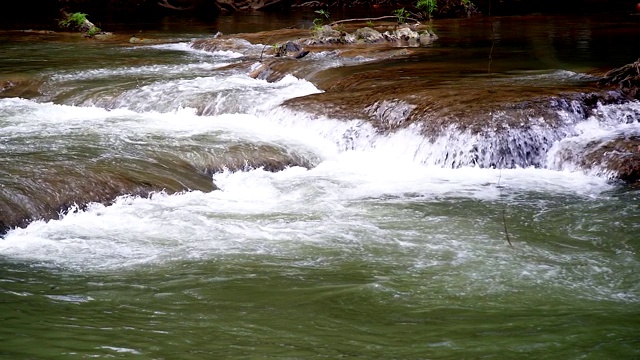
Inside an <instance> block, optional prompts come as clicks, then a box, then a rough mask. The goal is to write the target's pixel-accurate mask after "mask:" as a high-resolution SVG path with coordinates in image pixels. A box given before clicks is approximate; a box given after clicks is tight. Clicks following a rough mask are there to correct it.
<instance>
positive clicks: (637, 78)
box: [598, 59, 640, 100]
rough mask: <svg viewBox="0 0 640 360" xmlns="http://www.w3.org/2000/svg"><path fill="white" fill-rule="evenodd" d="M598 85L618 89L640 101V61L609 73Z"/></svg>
mask: <svg viewBox="0 0 640 360" xmlns="http://www.w3.org/2000/svg"><path fill="white" fill-rule="evenodd" d="M598 85H600V86H609V87H617V88H618V89H619V90H620V91H621V92H622V93H623V94H625V95H627V96H629V97H631V98H634V99H636V100H640V90H639V88H640V59H638V60H637V61H636V62H634V63H631V64H627V65H625V66H622V67H619V68H617V69H613V70H611V71H609V72H608V73H606V74H605V75H604V77H603V78H602V79H600V80H599V81H598Z"/></svg>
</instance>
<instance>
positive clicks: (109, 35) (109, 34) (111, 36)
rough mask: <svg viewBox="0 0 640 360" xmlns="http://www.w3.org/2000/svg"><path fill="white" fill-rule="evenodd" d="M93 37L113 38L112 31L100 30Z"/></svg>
mask: <svg viewBox="0 0 640 360" xmlns="http://www.w3.org/2000/svg"><path fill="white" fill-rule="evenodd" d="M93 38H94V39H96V40H107V39H111V38H113V33H111V32H101V33H99V34H95V35H94V36H93ZM129 40H131V39H129Z"/></svg>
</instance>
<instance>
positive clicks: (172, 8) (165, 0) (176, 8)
mask: <svg viewBox="0 0 640 360" xmlns="http://www.w3.org/2000/svg"><path fill="white" fill-rule="evenodd" d="M158 5H160V6H162V7H166V8H167V9H171V10H180V11H183V10H191V9H193V8H194V7H195V5H191V6H189V7H186V8H182V7H177V6H173V5H171V4H169V2H168V0H162V2H158Z"/></svg>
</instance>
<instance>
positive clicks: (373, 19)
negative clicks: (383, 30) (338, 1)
mask: <svg viewBox="0 0 640 360" xmlns="http://www.w3.org/2000/svg"><path fill="white" fill-rule="evenodd" d="M397 18H398V17H397V16H392V15H387V16H380V17H376V18H360V19H344V20H338V21H334V22H332V23H331V24H329V26H333V25H337V24H341V23H346V22H354V21H378V20H387V19H397ZM407 20H411V21H415V22H416V23H418V24H419V23H420V21H418V20H417V19H414V18H407Z"/></svg>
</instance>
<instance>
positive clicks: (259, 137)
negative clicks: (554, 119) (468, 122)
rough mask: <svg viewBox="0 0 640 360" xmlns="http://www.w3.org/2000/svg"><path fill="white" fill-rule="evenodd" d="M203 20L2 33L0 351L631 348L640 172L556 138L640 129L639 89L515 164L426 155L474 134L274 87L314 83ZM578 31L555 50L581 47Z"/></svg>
mask: <svg viewBox="0 0 640 360" xmlns="http://www.w3.org/2000/svg"><path fill="white" fill-rule="evenodd" d="M532 23H533V22H532ZM454 24H455V23H454ZM580 24H582V25H584V22H580ZM238 26H239V25H238ZM540 26H542V27H544V26H543V25H540V24H539V23H535V24H534V25H532V26H531V27H524V29H525V30H531V31H532V32H533V33H535V34H538V35H540V32H539V31H538V30H539V29H540ZM584 26H585V27H587V28H589V29H592V28H590V27H589V26H587V25H584ZM590 26H591V25H590ZM596 28H597V27H596V26H593V29H592V30H593V31H594V32H595V31H597V29H596ZM503 30H504V29H503ZM199 31H200V32H199ZM441 31H442V34H443V35H442V37H441V39H443V40H442V41H445V40H447V39H448V41H454V40H455V38H456V31H458V30H455V31H453V30H451V28H449V31H450V32H447V28H446V27H443V28H442V29H441ZM505 31H506V30H505ZM523 31H524V30H523ZM580 34H582V33H580V32H579V31H578V35H580ZM209 35H210V34H207V33H206V32H204V31H202V29H200V30H193V29H190V30H189V31H188V32H186V31H185V32H181V33H178V34H176V33H172V34H164V36H165V37H170V38H172V39H173V42H172V43H170V44H163V45H145V46H129V45H123V44H122V43H117V42H91V41H86V40H85V39H78V40H69V39H68V38H63V39H61V38H58V37H56V36H54V35H38V36H37V40H35V41H34V39H35V38H34V35H27V36H26V37H25V35H21V34H16V33H14V32H10V33H3V34H0V76H2V77H3V78H1V79H0V80H3V79H4V80H11V81H21V82H22V85H21V87H20V89H22V90H21V93H20V94H13V93H10V91H13V90H12V89H9V90H6V92H5V93H4V94H5V96H4V97H3V98H0V164H1V168H0V186H1V187H2V193H1V194H0V195H1V196H2V197H1V198H0V199H2V206H3V207H0V210H2V211H3V212H5V213H4V214H2V215H3V217H4V218H5V219H6V218H11V217H12V216H14V217H25V218H26V220H25V221H24V222H23V223H22V225H23V226H22V227H17V228H12V229H11V230H9V231H8V232H7V233H6V234H5V235H4V236H3V237H2V238H0V358H6V359H76V358H78V359H80V358H83V359H84V358H126V359H129V358H130V359H217V358H247V359H249V358H250V359H254V358H289V359H293V358H368V359H374V358H380V359H383V358H386V359H390V358H393V359H459V358H505V359H511V358H545V359H548V358H555V359H607V358H624V359H631V358H638V357H640V336H639V334H640V254H639V252H640V242H639V240H640V239H639V236H638V234H639V233H640V207H639V206H638V204H639V198H640V192H639V191H638V188H637V187H633V186H628V185H622V184H620V183H617V182H615V181H611V180H610V179H609V178H608V177H607V176H606V175H603V174H600V173H594V172H590V171H585V170H583V169H580V168H576V167H570V166H567V165H558V163H559V162H561V161H560V160H558V159H557V158H555V157H554V156H556V155H557V154H558V153H559V152H560V150H561V149H563V148H566V147H567V146H569V145H568V144H575V143H580V142H589V141H593V140H594V139H598V138H603V137H605V138H606V137H607V136H611V134H612V133H616V134H620V133H624V134H629V135H630V136H631V135H638V134H640V127H639V125H638V120H639V115H638V114H639V113H640V109H639V108H640V106H639V105H638V104H637V103H628V104H622V105H603V106H602V107H601V109H600V111H599V112H597V114H599V115H597V116H595V118H594V117H591V118H589V119H586V120H584V121H582V122H579V123H578V124H574V125H572V126H573V127H572V128H571V131H566V132H565V133H563V135H562V136H559V137H558V140H557V141H555V142H554V143H553V144H552V146H551V148H550V149H548V150H547V151H546V152H545V153H544V154H542V155H541V156H544V157H545V159H544V161H542V160H541V161H540V163H539V164H538V166H536V167H525V166H520V167H514V168H508V169H507V168H505V169H495V168H491V167H481V166H476V165H473V164H469V165H465V166H457V167H455V166H447V162H446V161H445V160H444V159H443V158H442V156H444V155H443V153H444V151H443V148H444V147H447V146H448V147H451V146H460V147H464V146H467V145H468V142H469V141H476V142H477V139H476V140H474V139H469V138H457V139H449V140H447V136H449V138H452V137H456V136H462V135H460V134H458V135H455V136H454V135H447V134H443V136H442V137H441V138H440V140H438V139H436V140H435V141H434V140H429V139H425V138H423V137H422V136H421V135H420V134H419V133H418V132H417V131H415V129H413V128H412V127H408V128H406V129H404V130H401V131H397V132H395V133H392V134H387V135H383V134H380V133H379V132H376V131H375V129H373V128H372V127H371V126H369V125H368V124H366V123H363V122H362V121H360V120H359V119H350V120H349V119H347V120H344V119H341V120H337V119H332V118H328V117H322V116H318V115H313V114H309V113H304V112H301V111H297V110H296V111H293V110H291V109H288V108H285V107H282V106H280V104H281V103H282V102H283V101H285V100H287V99H291V98H294V97H299V96H304V95H308V94H316V93H320V92H321V91H320V90H319V89H318V88H316V87H315V86H314V85H313V84H312V83H310V82H308V81H306V80H302V79H298V78H295V77H292V76H286V77H284V78H283V79H282V80H280V81H278V82H275V83H268V82H266V81H263V80H256V79H252V78H250V77H248V76H247V75H246V73H245V72H243V71H240V70H237V69H235V70H234V68H233V67H231V68H230V67H226V65H229V64H234V63H236V62H240V61H243V58H242V55H241V54H237V53H233V52H214V53H206V52H202V51H195V50H192V49H191V48H190V47H189V41H190V39H191V38H194V37H203V36H209ZM583 35H584V34H583ZM527 36H528V35H523V39H525V40H526V41H524V44H525V45H526V44H527V41H528V40H529V39H534V40H541V37H536V36H537V35H536V36H533V37H531V38H529V37H527ZM545 36H546V35H545ZM563 36H564V35H563ZM585 36H586V38H585V37H584V36H583V37H580V36H578V37H577V38H574V39H571V38H568V39H565V40H566V41H567V42H568V43H570V44H576V43H577V44H578V45H576V46H577V48H580V46H582V47H585V46H586V48H582V50H583V52H579V51H578V54H579V55H580V56H577V63H573V64H572V66H573V70H576V69H577V68H583V67H585V66H586V65H585V64H587V65H590V66H595V67H597V66H602V64H601V62H602V59H601V58H600V57H596V56H591V57H590V56H587V55H588V53H589V51H592V50H593V49H592V48H591V47H589V44H586V45H585V44H583V43H580V41H587V40H589V39H590V38H589V37H588V36H587V35H585ZM542 38H544V36H543V37H542ZM561 38H562V39H564V38H563V37H562V36H561ZM457 39H458V40H455V41H458V42H457V43H456V46H459V47H461V48H465V46H466V47H467V48H468V47H472V46H479V48H478V49H481V48H483V49H486V46H487V45H488V44H487V43H486V41H484V40H483V41H480V44H479V45H478V44H475V43H473V44H472V43H469V44H465V42H466V41H467V40H468V39H462V38H457ZM554 39H557V38H554ZM585 39H587V40H585ZM594 39H596V38H595V37H594ZM597 39H600V38H597ZM636 39H637V38H636ZM593 43H594V44H595V43H597V42H596V41H595V40H594V42H593ZM445 44H446V43H445ZM545 44H547V43H545ZM525 45H523V43H518V44H516V45H514V44H511V47H506V49H507V50H505V48H502V51H503V53H502V54H506V53H507V52H511V53H512V55H513V56H514V57H515V58H518V57H520V58H521V53H522V51H523V46H525ZM443 46H444V45H443ZM504 46H507V45H504ZM559 48H562V49H565V50H566V46H565V44H564V43H562V44H560V46H559ZM258 49H259V48H258ZM538 50H539V47H536V51H538ZM478 53H480V50H478ZM545 56H546V55H545ZM605 57H607V56H605ZM612 57H614V56H613V55H611V56H610V57H607V59H605V60H610V59H611V58H612ZM620 57H622V56H621V55H620ZM543 59H548V57H543ZM554 59H555V60H558V57H555V58H554ZM460 60H461V61H465V60H468V59H460ZM327 61H335V59H328V60H327ZM362 61H366V60H362ZM518 61H519V60H518ZM518 61H514V63H512V65H511V67H514V68H517V67H520V66H522V63H521V62H518ZM563 61H566V59H564V60H563ZM543 63H544V62H543ZM532 64H533V65H532ZM529 65H531V66H533V67H536V69H535V70H536V72H535V73H534V74H533V76H534V77H535V78H536V79H538V78H539V79H542V80H541V81H544V79H546V78H553V79H556V80H558V79H559V81H565V82H571V81H577V82H579V81H582V80H581V79H578V80H575V78H576V77H578V78H580V75H576V72H574V71H566V70H562V71H560V69H562V68H561V67H557V66H558V63H557V62H556V63H554V64H553V66H551V65H548V64H546V63H544V64H543V65H541V62H540V58H537V59H534V60H532V61H531V62H530V63H529ZM615 65H617V64H615ZM327 66H330V65H327ZM331 66H335V64H333V65H331ZM545 66H547V68H543V67H545ZM525 70H531V69H530V68H529V67H526V66H525ZM529 75H531V74H529ZM456 76H458V77H459V78H455V77H454V78H452V82H455V81H458V80H459V81H463V80H464V79H466V78H465V77H466V76H473V74H471V75H469V74H458V75H456ZM505 76H511V75H510V73H509V71H505ZM516 76H522V73H518V74H516ZM25 84H26V85H25ZM576 86H577V85H576ZM1 94H2V93H0V95H1ZM7 94H11V96H8V95H7ZM443 139H444V140H443ZM487 151H491V150H490V149H489V150H487ZM256 159H257V160H256ZM261 164H263V165H261ZM264 164H272V165H273V166H271V167H272V168H269V167H268V166H264ZM443 164H444V165H443ZM448 165H450V164H448ZM267 170H272V171H267ZM163 189H164V190H163ZM145 191H147V192H148V191H151V192H150V193H148V194H147V193H144V192H145ZM141 193H144V194H141ZM113 194H117V195H122V196H118V197H116V198H115V199H111V198H109V196H111V195H113ZM84 199H93V201H101V202H92V203H89V204H83V203H82V201H84ZM111 200H113V201H111ZM74 201H77V202H78V205H77V206H74V205H73V204H74ZM60 204H66V205H67V206H66V207H65V208H64V209H62V210H61V209H59V208H56V206H58V205H60ZM63 210H64V211H63ZM47 211H48V212H51V211H53V212H54V213H55V212H56V211H62V212H61V213H60V216H59V217H58V216H55V217H54V220H50V221H46V220H39V219H38V217H37V216H33V214H40V216H44V215H42V214H46V213H47ZM30 216H31V217H34V218H31V217H30ZM505 229H507V231H508V235H509V240H510V241H511V243H512V244H513V246H512V247H511V246H509V244H508V242H507V239H506V238H505Z"/></svg>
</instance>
